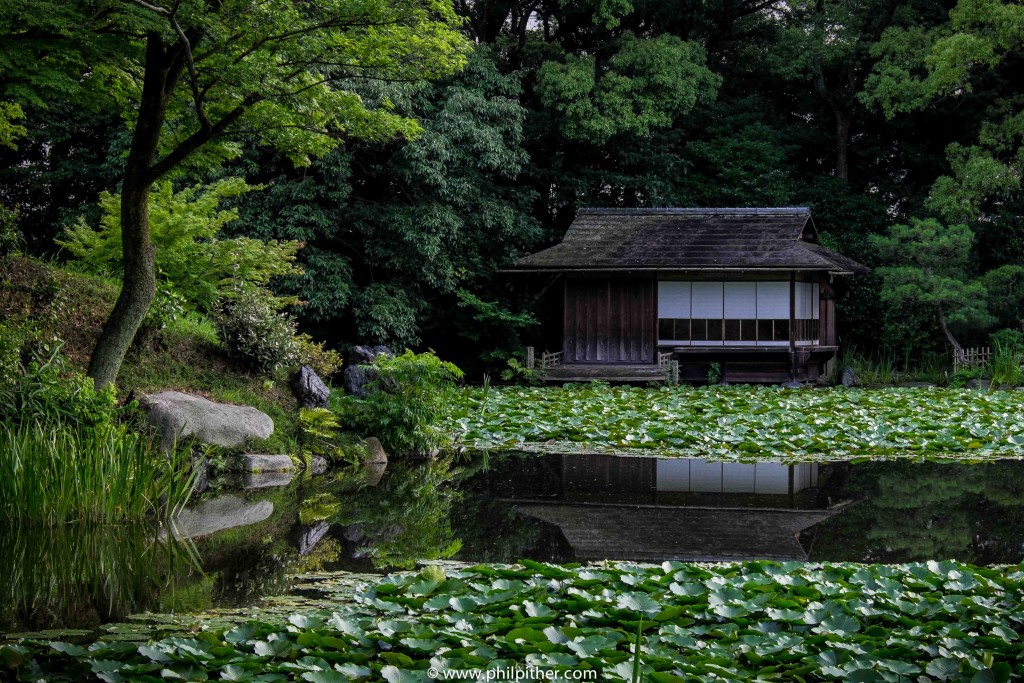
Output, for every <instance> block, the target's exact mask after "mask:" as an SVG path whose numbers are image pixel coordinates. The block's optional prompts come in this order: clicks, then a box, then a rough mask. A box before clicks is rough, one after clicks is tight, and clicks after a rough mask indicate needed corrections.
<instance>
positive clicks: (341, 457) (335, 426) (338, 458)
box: [299, 408, 364, 465]
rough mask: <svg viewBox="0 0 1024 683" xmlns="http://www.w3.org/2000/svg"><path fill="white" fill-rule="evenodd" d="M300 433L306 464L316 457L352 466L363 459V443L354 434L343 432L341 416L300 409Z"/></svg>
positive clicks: (320, 410)
mask: <svg viewBox="0 0 1024 683" xmlns="http://www.w3.org/2000/svg"><path fill="white" fill-rule="evenodd" d="M299 434H300V439H301V445H302V455H303V459H304V460H305V461H306V462H307V464H308V463H309V461H310V460H311V459H312V458H313V456H317V455H319V456H321V457H323V458H326V459H327V460H328V462H334V463H339V462H340V463H344V464H349V465H358V464H359V463H360V462H361V460H362V456H363V450H364V449H363V448H362V444H361V443H357V442H358V441H359V440H358V439H354V438H353V437H352V435H348V434H344V433H342V431H341V423H340V422H339V421H338V416H337V415H335V414H334V413H333V412H331V411H330V410H327V409H326V408H302V409H301V410H299Z"/></svg>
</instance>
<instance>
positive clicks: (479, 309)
mask: <svg viewBox="0 0 1024 683" xmlns="http://www.w3.org/2000/svg"><path fill="white" fill-rule="evenodd" d="M455 10H456V12H457V13H458V15H459V17H460V18H461V19H462V21H463V22H464V23H463V24H462V27H463V31H464V33H465V36H466V37H467V39H468V41H469V42H470V44H471V46H470V48H469V50H468V57H467V64H466V66H465V68H464V69H461V70H460V71H459V72H458V73H457V74H456V75H454V76H451V77H446V78H444V79H442V80H417V79H374V78H358V77H356V76H350V77H349V78H348V79H347V80H346V81H345V83H344V86H345V88H346V89H347V90H348V91H350V92H353V93H356V94H358V95H359V96H360V97H361V98H362V101H363V102H364V103H367V104H368V105H369V106H370V107H376V108H380V109H385V110H388V111H391V112H394V113H397V114H400V115H402V116H407V117H411V118H414V119H416V120H418V121H419V123H420V126H421V127H422V131H421V132H420V133H419V134H418V135H407V136H397V135H392V136H387V137H386V138H383V139H382V138H381V137H379V136H378V137H372V138H369V139H356V138H353V139H350V140H346V141H345V143H344V144H343V145H341V146H339V147H336V148H334V149H332V150H325V152H324V153H323V154H319V155H315V156H313V157H311V158H309V159H305V158H296V156H295V155H289V154H288V153H287V152H285V151H277V150H279V149H280V145H272V144H269V143H268V142H267V141H266V140H265V139H264V138H263V137H262V136H260V135H259V134H256V133H254V134H252V135H249V136H246V135H236V136H235V137H234V138H232V140H231V141H230V144H231V147H230V151H231V153H230V154H228V153H223V149H220V152H219V155H214V156H218V158H216V159H211V157H210V156H209V155H207V156H203V155H199V158H198V160H193V161H192V162H190V163H188V164H185V165H183V166H182V168H180V169H179V170H178V171H177V172H176V173H175V174H173V175H171V176H169V177H168V179H167V180H168V182H169V183H170V184H171V186H172V187H173V190H174V191H181V190H184V189H186V188H192V187H195V186H197V185H198V186H200V187H199V188H198V189H195V190H194V191H193V193H194V194H195V195H198V196H202V195H203V193H204V192H205V193H211V194H210V196H211V197H213V198H214V199H215V200H216V201H215V202H214V203H215V205H216V206H219V207H220V208H221V209H226V210H231V209H233V210H235V211H236V212H237V215H234V214H231V215H225V217H224V218H223V220H222V221H221V224H218V225H219V228H218V229H219V230H221V231H222V232H223V233H224V234H225V235H230V236H233V237H238V236H244V237H254V238H259V239H262V240H298V241H300V242H302V243H303V246H302V248H301V249H300V250H299V251H298V261H299V263H300V264H301V266H302V272H301V273H291V274H287V275H285V276H284V277H281V278H278V279H277V280H276V281H275V283H274V287H275V289H276V290H277V292H278V294H280V295H282V296H292V295H294V296H297V297H298V298H299V299H301V300H302V302H304V303H302V304H301V305H299V306H297V307H296V308H294V311H295V314H296V315H297V316H298V318H299V321H300V324H301V327H302V329H303V330H305V331H307V332H309V333H310V334H312V335H313V336H314V337H315V338H318V339H325V340H327V341H328V342H329V344H331V345H334V346H336V347H337V348H340V349H344V348H346V347H347V346H349V345H351V344H355V343H386V344H391V345H397V346H404V345H409V346H413V347H421V348H422V347H431V348H434V349H435V350H437V351H438V352H439V353H440V354H441V355H442V356H445V357H448V358H450V359H453V360H456V361H457V362H459V363H460V364H463V365H465V366H468V367H470V368H485V367H491V368H501V367H503V366H504V364H505V361H506V360H507V359H508V358H509V357H511V356H512V355H513V354H514V353H516V352H517V350H518V349H519V348H520V347H521V346H522V345H523V344H524V343H539V342H540V337H539V335H540V327H539V326H538V325H537V324H536V318H537V315H538V310H537V307H536V304H537V301H536V295H537V291H538V287H537V286H536V285H537V283H535V282H533V283H530V282H524V281H521V280H517V279H516V278H515V277H514V276H508V275H503V274H500V273H498V272H497V271H499V270H500V269H501V268H503V267H504V266H507V265H508V264H509V263H510V262H511V261H512V260H513V259H515V258H516V257H517V256H519V255H522V254H525V253H528V252H531V251H535V250H537V249H540V248H543V247H545V246H547V245H550V244H551V243H553V242H555V241H557V240H558V239H560V238H561V236H562V234H563V232H564V230H565V229H566V227H567V226H568V224H569V223H570V222H571V221H572V219H573V217H574V215H575V212H576V211H577V209H579V208H580V207H643V206H651V207H666V206H675V207H701V206H706V207H715V206H736V207H748V206H749V207H759V206H804V205H806V206H810V207H811V208H812V210H813V215H814V217H815V223H816V226H817V228H818V230H819V232H820V233H821V234H822V236H823V240H824V241H825V242H826V243H827V244H828V245H829V246H831V247H833V248H835V249H837V250H839V251H841V252H843V253H845V254H847V255H849V256H851V257H853V258H855V259H857V260H859V261H861V262H862V263H864V264H866V265H868V266H871V267H872V268H874V269H875V270H874V272H873V273H872V274H871V275H868V276H863V277H859V278H857V279H856V281H855V282H854V283H853V287H852V293H851V295H850V296H849V297H848V298H846V299H845V300H844V301H843V303H842V308H841V315H842V318H841V321H840V325H841V327H840V334H841V341H842V343H843V344H844V345H846V346H847V347H848V348H856V349H859V350H860V351H861V352H862V353H864V354H867V355H873V356H880V355H886V354H887V355H890V356H892V357H894V358H897V359H899V362H901V363H904V362H911V363H913V362H920V361H921V360H922V359H925V358H927V357H929V356H937V355H938V354H942V355H943V356H945V357H948V349H949V341H948V340H947V337H946V336H944V335H943V333H942V329H941V328H942V326H943V325H945V324H947V323H948V325H949V326H951V327H952V328H953V330H954V332H955V334H956V336H957V339H958V340H959V341H960V342H961V343H964V344H970V343H986V342H987V340H988V338H989V334H990V333H991V332H992V331H994V330H998V329H1001V328H1008V327H1009V328H1018V329H1019V328H1020V324H1021V315H1022V312H1021V302H1022V298H1024V268H1022V267H1021V265H1020V264H1021V263H1022V262H1024V259H1022V255H1024V217H1022V216H1024V197H1022V195H1021V193H1020V178H1021V170H1022V168H1024V148H1022V137H1024V107H1022V104H1024V81H1022V80H1021V79H1020V73H1022V68H1024V64H1022V53H1021V51H1020V47H1021V42H1022V39H1024V8H1022V7H1021V6H1019V5H1014V4H1008V3H1003V2H998V1H996V0H961V1H960V2H959V3H955V2H949V1H941V0H858V1H855V0H831V1H828V2H824V1H818V2H808V1H805V0H790V1H788V2H785V1H782V0H775V1H772V0H706V1H704V2H679V1H678V0H456V3H455ZM5 11H6V10H5ZM12 16H13V15H12ZM17 28H18V27H14V29H17ZM6 30H7V31H8V32H9V31H11V30H13V29H12V27H10V26H8V27H6ZM18 30H21V29H18ZM32 30H33V29H32V27H27V28H25V29H24V31H27V32H29V33H31V31H32ZM3 54H4V48H0V55H3ZM12 64H13V58H11V57H10V55H9V54H8V56H6V57H3V58H0V69H8V68H11V67H12ZM14 66H15V67H17V66H18V65H17V64H14ZM0 83H2V82H0ZM2 85H3V88H2V90H0V204H2V205H3V212H4V215H3V219H4V221H5V222H6V223H7V224H8V225H9V226H13V229H14V230H16V231H17V233H18V234H19V235H20V237H21V247H22V248H23V249H24V250H25V251H27V252H28V253H31V254H35V255H39V256H45V257H55V258H57V259H58V260H60V259H65V258H68V257H69V256H70V254H69V253H68V251H67V249H63V248H61V246H60V244H58V242H64V241H66V240H67V236H68V233H69V231H73V230H74V229H75V227H76V226H82V225H85V226H87V227H88V226H92V227H96V226H99V225H100V224H101V220H102V218H103V216H104V211H105V209H104V207H103V205H102V201H101V193H103V192H108V193H112V194H116V193H118V192H119V191H120V187H119V182H120V179H121V178H122V177H123V168H124V164H125V154H126V150H127V148H128V145H129V142H130V140H129V137H130V136H129V126H128V124H127V123H126V121H127V122H130V121H131V118H132V116H131V111H130V109H129V111H128V112H127V113H126V112H125V111H114V110H111V109H110V108H109V107H103V106H90V103H89V102H88V101H83V100H82V99H81V98H80V97H79V96H78V94H77V93H76V91H75V90H74V89H68V90H67V96H66V97H62V95H61V92H62V91H61V89H60V88H51V89H49V90H47V91H46V96H45V97H44V98H40V97H22V96H20V95H21V94H22V91H19V89H18V87H17V84H16V83H15V81H14V80H11V81H9V82H6V83H2ZM173 124H174V121H173V117H172V118H171V119H170V120H169V122H168V125H171V126H173ZM225 149H227V148H225ZM307 161H308V162H309V163H306V162H307ZM232 178H242V179H244V181H245V183H246V184H247V185H249V186H253V187H252V188H249V187H245V188H239V187H238V186H237V185H236V186H234V189H233V190H232V191H224V189H223V188H224V187H225V185H224V184H223V181H225V180H226V179H232ZM233 182H237V181H233ZM218 183H221V184H220V185H218ZM218 188H220V189H219V190H218ZM167 189H168V191H170V189H171V188H167ZM156 196H157V199H155V200H154V201H159V196H165V197H166V196H169V195H160V194H159V193H157V194H156ZM898 225H902V226H906V227H905V228H903V229H897V230H895V231H894V230H893V226H898ZM159 291H160V290H158V302H159ZM937 312H938V315H937ZM940 318H941V319H940Z"/></svg>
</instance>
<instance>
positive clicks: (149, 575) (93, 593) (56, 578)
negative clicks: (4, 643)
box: [0, 525, 201, 631]
mask: <svg viewBox="0 0 1024 683" xmlns="http://www.w3.org/2000/svg"><path fill="white" fill-rule="evenodd" d="M194 552H195V551H194V549H192V548H191V546H190V545H188V542H187V541H178V540H174V539H171V538H165V539H161V540H156V533H155V530H154V529H153V528H152V527H149V526H144V525H138V526H105V527H95V526H61V527H48V528H40V527H22V526H13V527H4V528H0V631H5V630H6V631H9V630H36V629H44V628H56V627H60V628H96V627H98V626H99V625H100V624H102V623H104V622H107V621H110V620H113V619H120V618H123V617H125V616H126V615H128V614H130V613H132V612H135V611H140V610H142V609H147V608H149V607H152V606H155V605H159V604H161V602H162V601H163V599H165V598H166V596H168V595H171V594H173V592H174V590H176V589H177V588H178V587H186V586H188V585H189V584H190V583H194V582H196V581H197V580H200V581H201V572H200V571H199V568H198V566H197V565H196V564H195V561H194Z"/></svg>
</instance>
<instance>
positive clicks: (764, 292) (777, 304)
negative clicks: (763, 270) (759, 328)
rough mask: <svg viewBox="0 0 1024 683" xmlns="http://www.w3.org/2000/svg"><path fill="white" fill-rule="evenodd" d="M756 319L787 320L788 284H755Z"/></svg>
mask: <svg viewBox="0 0 1024 683" xmlns="http://www.w3.org/2000/svg"><path fill="white" fill-rule="evenodd" d="M757 317H758V318H761V319H772V318H776V319H789V283H788V282H758V283H757Z"/></svg>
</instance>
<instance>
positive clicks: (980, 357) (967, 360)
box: [953, 346, 992, 372]
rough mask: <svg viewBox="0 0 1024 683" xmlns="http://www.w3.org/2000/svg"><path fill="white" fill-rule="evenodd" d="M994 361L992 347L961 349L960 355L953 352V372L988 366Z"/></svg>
mask: <svg viewBox="0 0 1024 683" xmlns="http://www.w3.org/2000/svg"><path fill="white" fill-rule="evenodd" d="M991 360H992V347H991V346H976V347H972V348H969V349H961V350H960V353H957V352H956V351H953V372H956V371H958V370H960V369H968V370H971V369H974V368H980V367H984V366H986V365H988V363H989V361H991Z"/></svg>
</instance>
